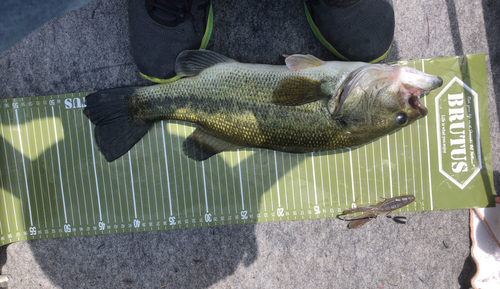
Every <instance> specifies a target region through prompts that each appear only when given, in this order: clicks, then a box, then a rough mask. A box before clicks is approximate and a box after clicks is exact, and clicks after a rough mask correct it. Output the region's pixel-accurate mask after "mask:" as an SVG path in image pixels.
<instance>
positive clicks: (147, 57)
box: [128, 0, 213, 83]
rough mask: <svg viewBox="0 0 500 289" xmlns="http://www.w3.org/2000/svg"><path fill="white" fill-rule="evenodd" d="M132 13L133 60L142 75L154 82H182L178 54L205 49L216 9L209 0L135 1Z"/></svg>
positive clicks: (130, 13) (131, 7) (131, 9)
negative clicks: (178, 72) (176, 69)
mask: <svg viewBox="0 0 500 289" xmlns="http://www.w3.org/2000/svg"><path fill="white" fill-rule="evenodd" d="M128 13H129V36H130V45H131V53H132V57H133V59H134V62H135V64H136V66H137V68H138V69H139V72H140V74H141V75H142V76H143V77H144V78H146V79H148V80H151V81H153V82H158V83H165V82H171V81H175V80H177V79H179V77H177V76H176V73H175V60H176V58H177V55H179V53H181V52H182V51H184V50H188V49H205V48H206V47H207V44H208V41H209V40H210V35H211V33H212V24H213V10H212V4H211V2H210V1H207V0H205V1H198V0H145V1H144V0H131V1H130V2H129V7H128ZM204 24H205V25H204ZM204 26H205V27H204Z"/></svg>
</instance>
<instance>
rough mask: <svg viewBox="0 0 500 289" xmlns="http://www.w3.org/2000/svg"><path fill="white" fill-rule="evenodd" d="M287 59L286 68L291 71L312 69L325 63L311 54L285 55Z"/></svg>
mask: <svg viewBox="0 0 500 289" xmlns="http://www.w3.org/2000/svg"><path fill="white" fill-rule="evenodd" d="M283 56H285V57H286V59H285V63H286V67H288V69H290V70H301V69H306V68H310V67H316V66H320V65H323V64H324V63H325V62H324V61H323V60H321V59H319V58H317V57H316V56H313V55H311V54H307V55H304V54H293V55H283Z"/></svg>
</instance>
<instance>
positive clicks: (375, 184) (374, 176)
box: [367, 141, 378, 200]
mask: <svg viewBox="0 0 500 289" xmlns="http://www.w3.org/2000/svg"><path fill="white" fill-rule="evenodd" d="M377 143H378V141H377ZM371 147H372V158H373V168H376V166H377V164H376V163H375V143H372V144H371ZM367 166H368V165H367ZM373 184H374V187H375V200H378V183H377V170H376V169H373Z"/></svg>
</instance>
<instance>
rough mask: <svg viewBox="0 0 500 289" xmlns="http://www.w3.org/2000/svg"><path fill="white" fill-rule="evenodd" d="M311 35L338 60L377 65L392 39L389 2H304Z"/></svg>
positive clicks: (391, 9) (390, 0)
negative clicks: (311, 31)
mask: <svg viewBox="0 0 500 289" xmlns="http://www.w3.org/2000/svg"><path fill="white" fill-rule="evenodd" d="M304 8H305V12H306V17H307V21H308V22H309V26H311V29H312V30H313V32H314V34H315V35H316V37H318V39H319V40H320V41H321V43H323V45H325V46H326V48H328V50H330V51H331V52H332V53H333V54H334V55H335V56H337V57H338V58H339V59H341V60H351V61H364V62H371V63H374V62H378V61H380V60H382V59H384V58H385V57H386V56H387V54H388V53H389V50H390V47H391V44H392V40H393V38H394V8H393V6H392V0H305V1H304Z"/></svg>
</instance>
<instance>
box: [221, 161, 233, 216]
mask: <svg viewBox="0 0 500 289" xmlns="http://www.w3.org/2000/svg"><path fill="white" fill-rule="evenodd" d="M222 165H223V166H224V177H225V179H226V200H227V212H228V214H231V206H230V205H229V204H230V202H229V184H228V182H227V162H226V161H223V163H222Z"/></svg>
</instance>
